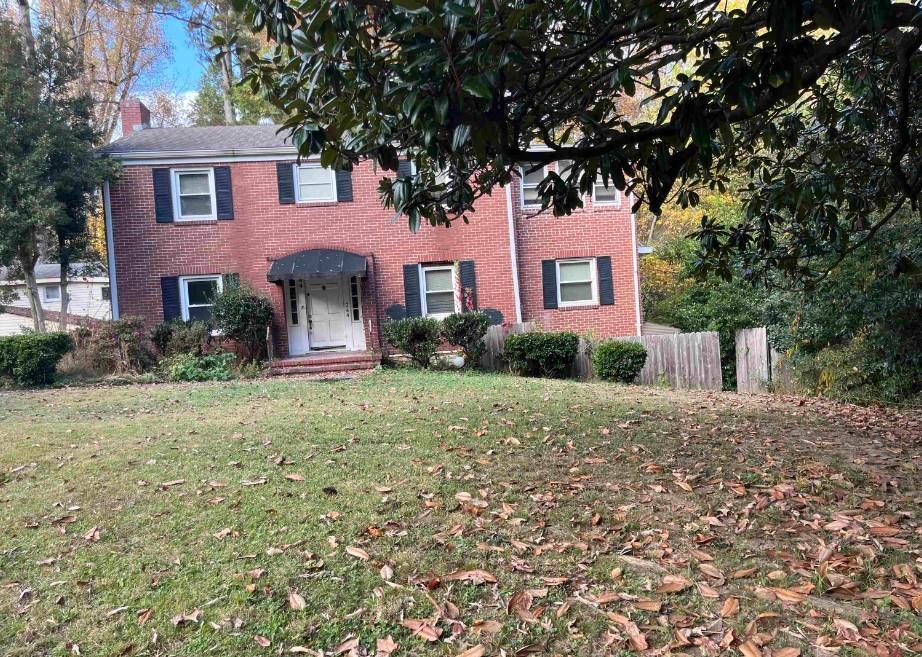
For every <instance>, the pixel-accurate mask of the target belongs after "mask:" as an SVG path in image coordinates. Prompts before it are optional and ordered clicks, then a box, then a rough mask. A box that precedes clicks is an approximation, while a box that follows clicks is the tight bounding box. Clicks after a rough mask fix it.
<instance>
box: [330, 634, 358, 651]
mask: <svg viewBox="0 0 922 657" xmlns="http://www.w3.org/2000/svg"><path fill="white" fill-rule="evenodd" d="M358 647H359V638H358V637H357V636H354V637H352V638H351V639H346V640H345V641H343V642H342V643H340V644H339V645H338V646H336V649H335V650H334V651H333V654H334V655H341V654H343V653H344V652H352V651H353V650H355V649H356V648H358Z"/></svg>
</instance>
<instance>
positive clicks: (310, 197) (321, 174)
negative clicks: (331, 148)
mask: <svg viewBox="0 0 922 657" xmlns="http://www.w3.org/2000/svg"><path fill="white" fill-rule="evenodd" d="M294 166H295V181H296V182H297V185H295V190H296V191H295V194H296V197H295V200H296V201H297V202H298V203H323V202H325V201H335V200H336V174H335V172H334V171H333V170H332V169H324V168H323V167H322V166H320V162H302V163H301V164H295V165H294Z"/></svg>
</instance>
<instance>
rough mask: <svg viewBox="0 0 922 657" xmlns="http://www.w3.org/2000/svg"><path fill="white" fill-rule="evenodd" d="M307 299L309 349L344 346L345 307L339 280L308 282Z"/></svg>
mask: <svg viewBox="0 0 922 657" xmlns="http://www.w3.org/2000/svg"><path fill="white" fill-rule="evenodd" d="M307 299H308V304H307V305H308V311H309V313H310V321H309V323H308V326H309V331H310V347H311V349H331V348H334V347H345V346H346V307H345V304H344V303H343V288H342V284H341V282H340V281H338V280H329V281H322V282H308V284H307Z"/></svg>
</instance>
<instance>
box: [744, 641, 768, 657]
mask: <svg viewBox="0 0 922 657" xmlns="http://www.w3.org/2000/svg"><path fill="white" fill-rule="evenodd" d="M739 650H740V652H741V653H743V657H762V651H761V650H759V648H758V646H756V644H754V643H753V642H752V641H746V642H744V643H742V644H740V648H739Z"/></svg>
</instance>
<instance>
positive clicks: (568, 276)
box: [560, 262, 592, 283]
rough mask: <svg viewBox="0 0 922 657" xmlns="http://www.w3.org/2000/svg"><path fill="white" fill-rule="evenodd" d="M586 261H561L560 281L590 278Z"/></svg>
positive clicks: (566, 281) (590, 274) (586, 279)
mask: <svg viewBox="0 0 922 657" xmlns="http://www.w3.org/2000/svg"><path fill="white" fill-rule="evenodd" d="M589 266H590V265H589V263H588V262H561V263H560V282H561V283H569V282H573V281H588V280H591V278H592V273H591V272H590V269H589Z"/></svg>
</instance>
